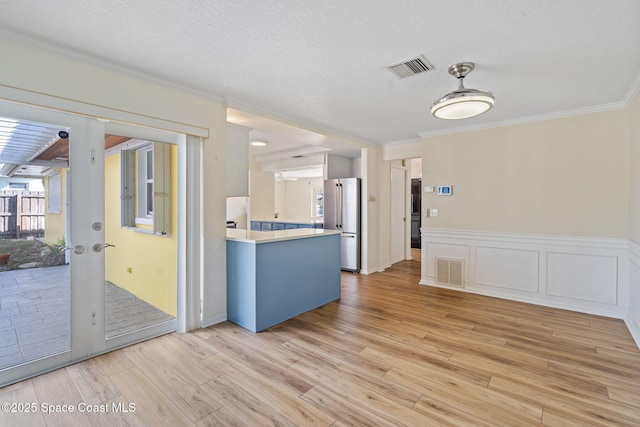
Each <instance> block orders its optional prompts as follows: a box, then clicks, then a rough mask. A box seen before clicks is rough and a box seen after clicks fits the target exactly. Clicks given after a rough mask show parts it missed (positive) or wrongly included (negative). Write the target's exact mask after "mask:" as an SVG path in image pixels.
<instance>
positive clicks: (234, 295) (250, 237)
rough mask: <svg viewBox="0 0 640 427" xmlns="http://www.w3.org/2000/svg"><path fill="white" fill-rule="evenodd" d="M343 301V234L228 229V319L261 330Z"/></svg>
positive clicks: (254, 330)
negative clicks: (341, 293) (341, 295)
mask: <svg viewBox="0 0 640 427" xmlns="http://www.w3.org/2000/svg"><path fill="white" fill-rule="evenodd" d="M339 298H340V232H338V231H334V230H314V229H293V230H278V231H271V232H262V231H261V232H257V231H248V230H238V229H229V230H227V318H228V319H229V321H231V322H233V323H236V324H238V325H240V326H242V327H243V328H245V329H248V330H250V331H253V332H259V331H262V330H264V329H266V328H269V327H271V326H273V325H276V324H278V323H280V322H283V321H285V320H287V319H290V318H292V317H294V316H297V315H299V314H302V313H304V312H306V311H309V310H313V309H314V308H317V307H320V306H321V305H324V304H327V303H329V302H331V301H334V300H337V299H339Z"/></svg>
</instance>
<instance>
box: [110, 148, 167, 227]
mask: <svg viewBox="0 0 640 427" xmlns="http://www.w3.org/2000/svg"><path fill="white" fill-rule="evenodd" d="M170 168H171V147H170V145H169V144H165V143H161V142H150V143H149V144H147V145H144V146H138V147H136V148H133V149H126V150H125V149H123V150H122V151H121V173H122V181H121V182H122V194H121V198H122V204H121V219H122V226H123V227H136V228H142V229H145V227H148V226H151V230H153V232H154V233H156V234H163V235H166V234H169V227H170V222H169V220H170V213H171V197H170V186H171V172H170Z"/></svg>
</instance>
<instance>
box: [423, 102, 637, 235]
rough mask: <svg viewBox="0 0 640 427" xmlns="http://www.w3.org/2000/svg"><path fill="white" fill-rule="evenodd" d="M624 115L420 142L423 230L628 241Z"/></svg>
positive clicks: (549, 122)
mask: <svg viewBox="0 0 640 427" xmlns="http://www.w3.org/2000/svg"><path fill="white" fill-rule="evenodd" d="M627 121H628V113H627V111H626V110H623V109H621V110H615V111H607V112H601V113H593V114H585V115H581V116H574V117H569V118H563V119H555V120H547V121H543V122H536V123H530V124H524V125H517V126H508V127H502V128H496V129H488V130H482V131H475V132H467V133H461V134H455V135H447V136H439V137H432V138H427V139H425V140H424V141H423V179H422V182H423V185H425V186H428V185H433V186H437V185H449V184H450V185H453V196H449V197H446V196H436V195H435V193H424V194H425V197H424V198H423V208H437V209H438V211H439V216H438V217H436V218H425V219H424V221H423V226H424V227H434V228H445V229H462V230H483V231H497V232H514V233H532V234H533V233H540V234H556V235H576V236H592V237H617V238H627V236H628V221H627V220H628V197H629V196H628V194H629V193H628V188H629V178H628V177H629V174H628V173H629V172H628V168H629V162H628V155H629V149H628V147H629V142H628V141H629V137H628V135H629V133H628V129H629V127H628V123H627Z"/></svg>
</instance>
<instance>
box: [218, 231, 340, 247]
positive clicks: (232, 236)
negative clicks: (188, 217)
mask: <svg viewBox="0 0 640 427" xmlns="http://www.w3.org/2000/svg"><path fill="white" fill-rule="evenodd" d="M331 234H340V231H337V230H324V229H322V228H295V229H293V230H276V231H252V230H242V229H240V228H227V240H234V241H237V242H247V243H256V244H258V243H269V242H278V241H281V240H295V239H304V238H308V237H319V236H329V235H331Z"/></svg>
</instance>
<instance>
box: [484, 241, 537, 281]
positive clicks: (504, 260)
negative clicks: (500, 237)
mask: <svg viewBox="0 0 640 427" xmlns="http://www.w3.org/2000/svg"><path fill="white" fill-rule="evenodd" d="M538 256H539V251H536V250H526V249H510V248H501V247H489V246H476V256H475V273H476V274H475V278H476V280H475V282H476V284H478V285H484V286H496V287H499V288H506V289H513V290H517V291H525V292H538V289H539V283H538V270H539V266H538Z"/></svg>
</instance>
